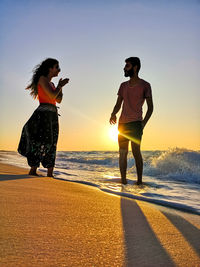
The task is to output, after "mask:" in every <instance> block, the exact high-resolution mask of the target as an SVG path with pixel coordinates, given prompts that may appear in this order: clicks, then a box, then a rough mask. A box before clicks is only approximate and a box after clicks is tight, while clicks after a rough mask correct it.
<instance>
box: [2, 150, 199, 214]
mask: <svg viewBox="0 0 200 267" xmlns="http://www.w3.org/2000/svg"><path fill="white" fill-rule="evenodd" d="M142 155H143V159H144V172H143V182H144V184H143V185H140V186H137V185H135V182H136V180H137V178H136V168H135V162H134V159H133V157H132V153H131V152H129V154H128V170H127V181H128V184H127V185H122V184H121V183H120V172H119V167H118V152H117V151H87V152H86V151H58V152H57V158H56V165H55V171H54V175H55V179H62V180H66V181H72V182H77V183H83V184H87V185H88V186H95V187H97V188H99V189H100V190H102V191H104V192H108V193H112V194H116V195H121V196H126V197H129V198H133V199H139V200H143V201H148V202H151V203H156V204H160V205H164V206H167V207H172V208H175V209H181V210H184V211H188V212H192V213H196V214H200V151H192V150H186V149H181V148H174V149H169V150H166V151H159V150H158V151H142ZM0 156H1V161H2V162H4V163H8V164H12V165H16V166H21V167H25V168H28V165H27V162H26V158H24V157H22V156H21V155H19V154H18V153H17V152H11V151H1V152H0ZM39 170H40V171H41V172H45V174H44V175H46V169H44V168H42V167H40V168H39Z"/></svg>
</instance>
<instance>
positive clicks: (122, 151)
mask: <svg viewBox="0 0 200 267" xmlns="http://www.w3.org/2000/svg"><path fill="white" fill-rule="evenodd" d="M128 143H129V141H128V140H127V139H126V140H123V141H122V140H120V137H119V169H120V173H121V181H122V184H127V181H126V169H127V155H128Z"/></svg>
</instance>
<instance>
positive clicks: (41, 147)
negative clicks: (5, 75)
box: [18, 58, 69, 177]
mask: <svg viewBox="0 0 200 267" xmlns="http://www.w3.org/2000/svg"><path fill="white" fill-rule="evenodd" d="M59 72H60V68H59V62H58V61H57V60H56V59H52V58H48V59H46V60H44V61H43V62H42V63H41V64H40V65H37V66H36V68H35V70H34V72H33V77H32V80H31V84H30V85H29V86H28V87H27V88H26V89H29V90H30V91H31V93H30V94H31V95H32V96H33V97H34V98H36V97H37V98H38V99H39V102H40V105H39V107H38V108H37V109H36V110H35V111H34V113H33V115H32V116H31V118H30V119H29V120H28V122H27V123H26V124H25V125H24V127H23V130H22V135H21V139H20V143H19V147H18V152H19V153H20V154H21V155H23V156H25V157H27V161H28V165H29V166H30V167H31V169H30V172H29V175H36V176H38V174H37V172H36V171H37V168H38V167H39V165H40V162H41V163H42V165H43V167H44V168H47V176H49V177H53V168H54V165H55V158H56V146H57V140H58V112H57V107H56V102H57V103H60V102H61V101H62V96H63V93H62V87H63V86H65V85H66V84H67V83H68V82H69V79H64V80H62V79H60V80H59V82H58V86H57V87H55V86H54V84H53V83H52V82H51V79H52V78H53V77H56V76H58V73H59Z"/></svg>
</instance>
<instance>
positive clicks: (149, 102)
mask: <svg viewBox="0 0 200 267" xmlns="http://www.w3.org/2000/svg"><path fill="white" fill-rule="evenodd" d="M146 102H147V113H146V115H145V117H144V120H143V121H142V125H143V128H144V127H145V125H146V124H147V122H148V120H149V119H150V117H151V115H152V113H153V99H152V97H148V98H146Z"/></svg>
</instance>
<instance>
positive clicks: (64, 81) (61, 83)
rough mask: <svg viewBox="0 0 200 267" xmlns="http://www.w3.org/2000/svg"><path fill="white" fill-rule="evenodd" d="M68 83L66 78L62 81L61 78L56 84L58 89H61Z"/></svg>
mask: <svg viewBox="0 0 200 267" xmlns="http://www.w3.org/2000/svg"><path fill="white" fill-rule="evenodd" d="M68 82H69V79H68V78H65V79H64V80H63V79H62V78H61V79H60V80H59V82H58V87H63V86H65V85H66V84H67V83H68Z"/></svg>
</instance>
